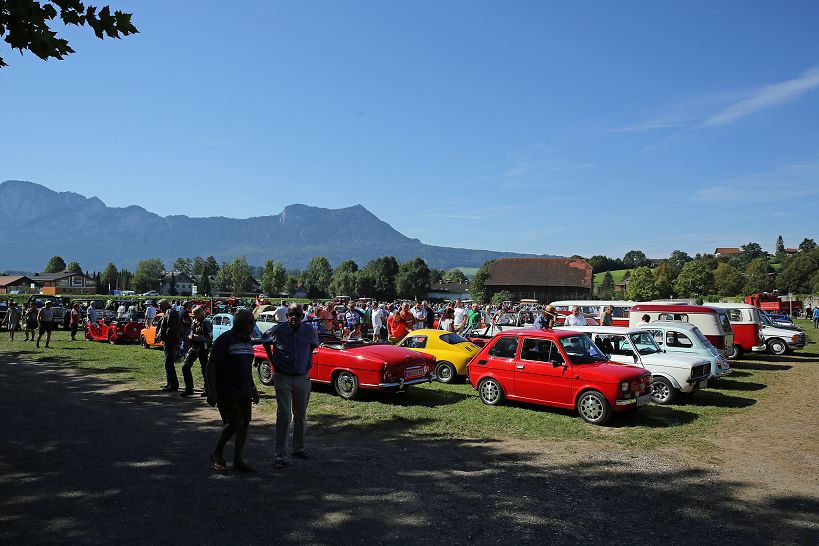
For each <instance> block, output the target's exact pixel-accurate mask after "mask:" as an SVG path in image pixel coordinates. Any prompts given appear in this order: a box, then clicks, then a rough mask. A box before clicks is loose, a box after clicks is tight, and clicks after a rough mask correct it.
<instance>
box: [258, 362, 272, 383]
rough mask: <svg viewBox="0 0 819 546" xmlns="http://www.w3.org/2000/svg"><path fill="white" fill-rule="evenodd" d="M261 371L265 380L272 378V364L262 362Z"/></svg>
mask: <svg viewBox="0 0 819 546" xmlns="http://www.w3.org/2000/svg"><path fill="white" fill-rule="evenodd" d="M259 372H261V376H262V379H264V380H265V381H268V380H270V376H271V375H272V374H271V373H270V364H262V365H260V366H259Z"/></svg>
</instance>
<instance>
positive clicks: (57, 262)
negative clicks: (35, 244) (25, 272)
mask: <svg viewBox="0 0 819 546" xmlns="http://www.w3.org/2000/svg"><path fill="white" fill-rule="evenodd" d="M63 271H65V260H63V259H62V258H61V257H60V256H52V257H51V259H50V260H48V263H47V264H46V266H45V269H44V270H43V272H44V273H62V272H63Z"/></svg>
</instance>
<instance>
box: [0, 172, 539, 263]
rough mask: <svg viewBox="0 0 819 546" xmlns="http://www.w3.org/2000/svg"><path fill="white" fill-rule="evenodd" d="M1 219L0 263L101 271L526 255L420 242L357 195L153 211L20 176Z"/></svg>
mask: <svg viewBox="0 0 819 546" xmlns="http://www.w3.org/2000/svg"><path fill="white" fill-rule="evenodd" d="M0 222H2V225H3V226H5V227H4V239H5V242H4V244H3V246H4V252H3V253H2V255H0V259H2V261H3V262H5V263H0V268H4V269H8V268H12V269H31V270H38V269H40V268H42V267H43V266H44V265H45V262H47V261H48V259H49V258H50V257H51V256H52V255H59V256H62V257H63V258H64V259H65V260H66V261H74V260H76V261H78V262H80V264H82V266H83V267H84V268H87V269H89V270H101V269H102V268H104V267H105V265H106V264H107V263H108V262H109V261H110V262H114V263H115V264H117V266H118V267H126V268H131V269H132V268H134V267H135V266H136V264H137V262H138V261H139V260H142V259H146V258H160V259H161V260H162V261H163V262H164V263H165V264H166V266H170V264H171V263H172V262H173V261H174V260H175V259H176V258H178V257H180V256H189V257H192V256H197V255H199V256H209V255H213V256H214V257H216V259H217V260H219V261H230V260H232V259H233V258H235V257H236V256H241V255H244V256H246V258H247V260H248V262H249V263H250V264H252V265H262V264H264V262H265V261H266V260H269V259H274V260H278V261H281V262H282V264H284V266H285V267H288V268H300V269H303V268H305V267H306V266H307V263H308V262H309V260H310V259H311V258H313V257H314V256H326V257H327V258H328V260H330V263H331V264H333V265H334V266H335V265H338V264H339V263H340V262H342V261H344V260H347V259H352V260H355V261H356V262H357V263H358V264H359V265H360V266H363V265H364V264H365V263H366V262H367V261H369V260H371V259H373V258H378V257H381V256H395V257H396V258H397V259H398V260H399V261H405V260H408V259H412V258H415V257H421V258H423V259H424V260H425V261H426V262H427V263H428V264H429V265H430V267H437V268H441V269H449V268H451V267H456V266H463V267H477V266H480V265H481V264H482V263H483V262H484V261H486V260H488V259H492V258H500V257H526V256H534V255H533V254H519V253H511V252H498V251H491V250H478V249H465V248H453V247H443V246H436V245H427V244H424V243H422V242H421V241H420V240H418V239H414V238H410V237H407V236H405V235H403V234H402V233H400V232H399V231H398V230H396V229H395V228H394V227H392V226H391V225H390V224H389V223H387V222H385V221H384V220H381V219H380V218H378V217H377V216H376V215H375V214H373V213H372V212H370V211H369V210H368V209H367V208H366V207H364V206H363V205H361V204H356V205H352V206H349V207H344V208H339V209H328V208H323V207H315V206H312V205H306V204H303V203H294V204H290V205H287V206H285V207H284V208H283V209H282V210H281V212H279V213H278V214H272V215H266V216H254V217H250V218H230V217H226V216H207V217H191V216H187V215H169V216H160V215H159V214H156V213H154V212H151V211H149V210H148V209H146V208H144V207H142V206H140V205H129V206H126V207H109V206H108V205H106V204H105V203H104V202H103V201H102V200H101V199H99V198H98V197H94V196H92V197H86V196H84V195H81V194H79V193H75V192H71V191H65V192H57V191H54V190H51V189H50V188H48V187H46V186H43V185H41V184H37V183H34V182H27V181H22V180H6V181H4V182H0ZM70 226H76V229H73V230H72V229H67V227H70ZM339 227H342V228H343V229H339ZM90 228H93V229H90Z"/></svg>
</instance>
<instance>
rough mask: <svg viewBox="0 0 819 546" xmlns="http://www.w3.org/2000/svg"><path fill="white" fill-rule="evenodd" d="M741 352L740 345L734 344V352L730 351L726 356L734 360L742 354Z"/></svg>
mask: <svg viewBox="0 0 819 546" xmlns="http://www.w3.org/2000/svg"><path fill="white" fill-rule="evenodd" d="M742 353H743V351H742V347H740V346H739V345H736V344H734V352H733V353H731V354H730V355H729V356H728V358H730V359H731V360H736V359H737V358H740V357H741V356H742Z"/></svg>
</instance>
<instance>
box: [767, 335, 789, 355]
mask: <svg viewBox="0 0 819 546" xmlns="http://www.w3.org/2000/svg"><path fill="white" fill-rule="evenodd" d="M767 345H768V352H769V353H771V354H772V355H777V356H780V355H784V354H785V353H787V352H788V344H787V343H785V342H784V341H782V340H781V339H779V338H774V339H771V340H769V341H768V343H767Z"/></svg>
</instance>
